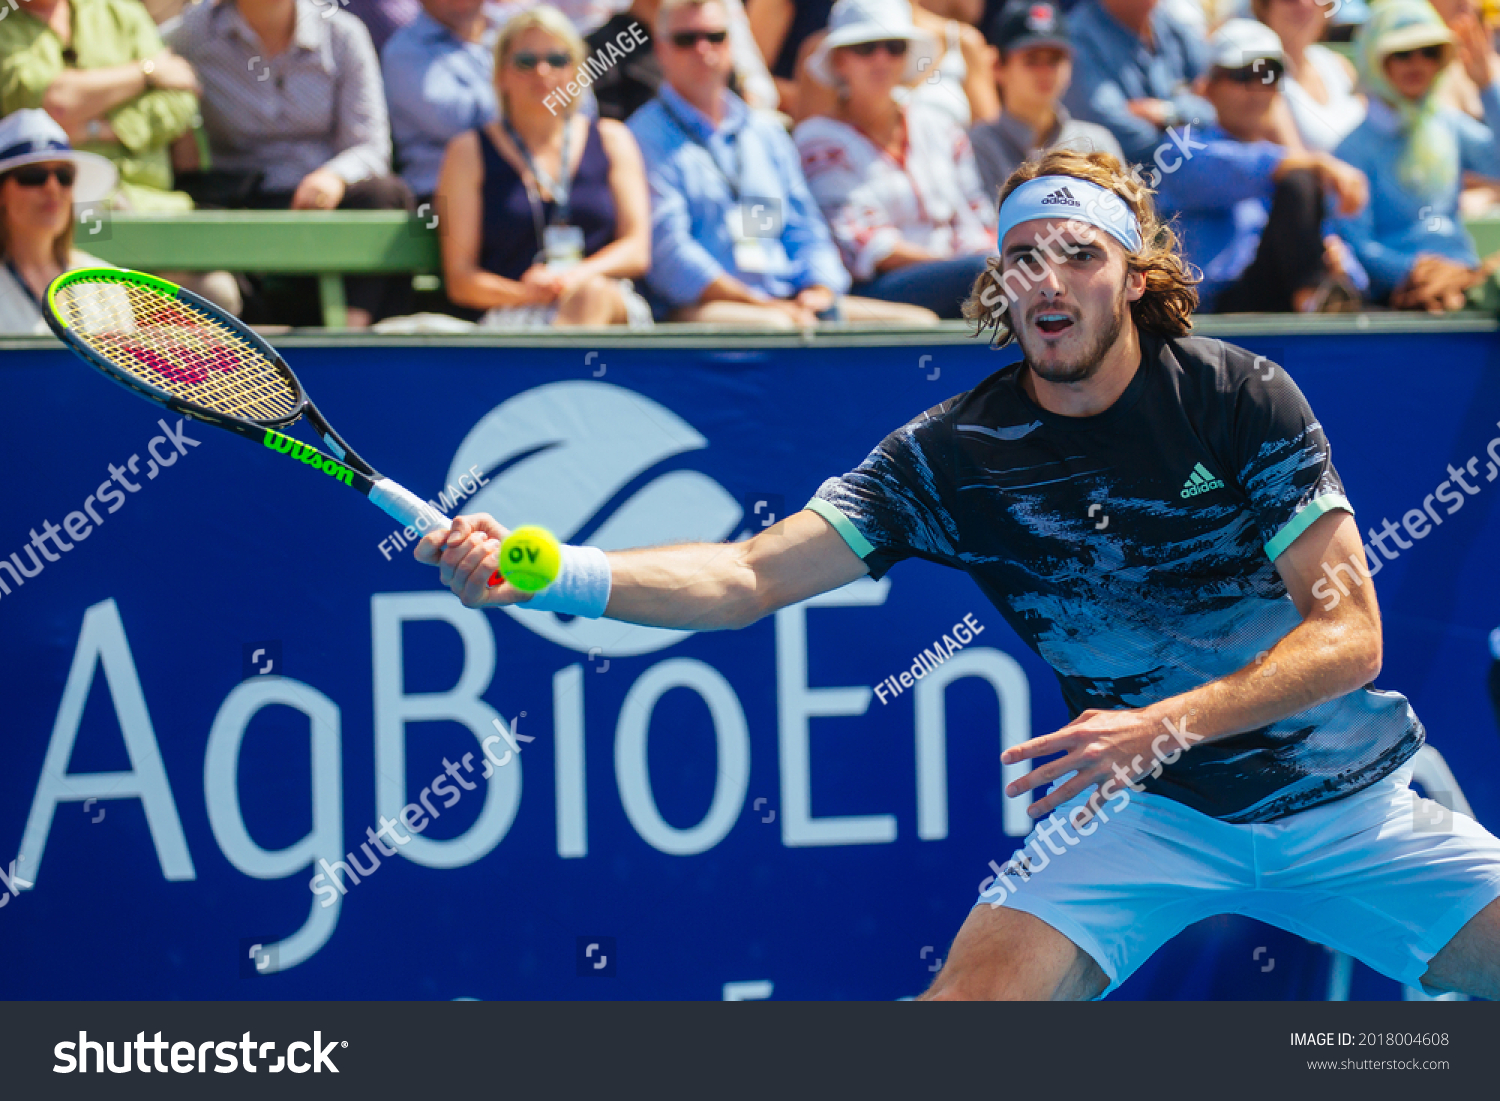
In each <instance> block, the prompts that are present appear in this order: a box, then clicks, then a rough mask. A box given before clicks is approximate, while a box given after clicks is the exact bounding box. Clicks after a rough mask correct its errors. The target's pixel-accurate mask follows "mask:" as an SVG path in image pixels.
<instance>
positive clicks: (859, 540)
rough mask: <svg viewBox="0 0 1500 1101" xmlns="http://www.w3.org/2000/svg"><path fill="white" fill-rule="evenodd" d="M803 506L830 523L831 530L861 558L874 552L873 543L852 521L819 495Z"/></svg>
mask: <svg viewBox="0 0 1500 1101" xmlns="http://www.w3.org/2000/svg"><path fill="white" fill-rule="evenodd" d="M804 507H805V508H806V509H807V510H808V511H809V512H816V513H817V514H818V515H819V516H821V517H823V519H825V520H827V521H828V522H829V523H830V524H832V525H833V530H834V531H836V532H838V533H839V535H840V536H841V537H842V538H843V540H844V542H845V543H848V544H849V549H850V550H852V551H853V552H854V553H855V554H857V555H859V556H860V557H861V558H868V557H869V556H870V555H872V554H874V553H875V545H874V544H873V543H871V542H870V541H869V540H868V539H866V538H865V537H864V536H863V535H862V534H860V530H859V529H858V528H857V527H855V526H854V523H853V521H851V520H850V519H849V517H847V516H845V515H844V514H843V513H842V512H840V511H839V510H838V509H837V508H835V507H834V506H833V505H831V504H829V503H828V502H827V501H825V500H823V499H822V498H821V497H814V498H813V499H812V500H811V501H808V502H807V504H806V505H805V506H804Z"/></svg>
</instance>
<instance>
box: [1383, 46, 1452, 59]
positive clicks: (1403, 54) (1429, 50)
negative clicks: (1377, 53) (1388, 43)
mask: <svg viewBox="0 0 1500 1101" xmlns="http://www.w3.org/2000/svg"><path fill="white" fill-rule="evenodd" d="M1389 56H1390V57H1393V58H1395V59H1396V60H1397V61H1410V60H1411V59H1412V58H1414V57H1417V56H1421V57H1423V58H1426V59H1427V60H1428V61H1441V60H1443V47H1441V46H1421V47H1419V48H1417V49H1415V50H1396V51H1395V52H1393V53H1391V54H1390V55H1389Z"/></svg>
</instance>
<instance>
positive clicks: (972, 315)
mask: <svg viewBox="0 0 1500 1101" xmlns="http://www.w3.org/2000/svg"><path fill="white" fill-rule="evenodd" d="M1038 176H1072V177H1074V178H1075V179H1080V180H1087V181H1089V182H1090V183H1094V184H1098V185H1099V186H1100V187H1102V188H1105V189H1106V190H1109V191H1112V192H1114V193H1115V194H1116V195H1118V196H1120V198H1121V199H1122V200H1123V201H1124V203H1125V205H1126V206H1128V207H1129V209H1130V212H1131V213H1132V214H1134V215H1135V217H1136V220H1137V221H1138V222H1139V223H1140V227H1141V241H1142V242H1144V243H1143V244H1142V246H1141V248H1140V250H1139V251H1138V252H1135V253H1131V254H1129V255H1128V256H1127V258H1126V264H1127V266H1128V267H1129V270H1131V271H1138V272H1142V273H1144V274H1145V276H1146V292H1145V293H1144V294H1143V295H1141V297H1140V298H1139V299H1137V300H1136V301H1134V302H1132V303H1131V304H1130V313H1131V317H1132V318H1133V319H1134V321H1135V323H1136V325H1137V326H1138V327H1139V328H1142V329H1145V330H1147V331H1148V332H1153V333H1157V334H1159V335H1161V336H1184V335H1186V334H1187V333H1189V332H1191V331H1192V328H1193V311H1194V310H1195V309H1197V308H1198V291H1197V290H1196V285H1197V284H1198V283H1200V282H1201V281H1202V280H1201V278H1200V277H1198V276H1195V275H1194V274H1193V273H1192V270H1191V269H1190V268H1189V266H1188V264H1187V262H1186V261H1185V260H1184V259H1183V258H1182V254H1181V251H1180V247H1179V242H1178V240H1177V235H1176V233H1174V232H1173V231H1172V227H1171V226H1170V225H1168V224H1167V223H1166V222H1164V221H1162V219H1161V218H1160V217H1158V216H1157V213H1156V207H1155V205H1154V204H1153V203H1152V201H1151V189H1150V188H1149V187H1147V186H1146V184H1145V183H1144V182H1143V181H1142V180H1141V178H1140V173H1139V172H1138V171H1131V170H1127V169H1126V167H1125V166H1124V165H1122V164H1121V163H1120V162H1119V161H1118V160H1117V159H1115V157H1114V156H1113V155H1112V154H1110V153H1080V152H1076V151H1074V150H1071V149H1060V148H1059V149H1052V150H1050V151H1048V152H1047V153H1046V154H1044V155H1043V156H1042V157H1041V159H1039V160H1035V161H1027V162H1026V163H1025V164H1023V165H1021V167H1019V168H1017V169H1016V170H1015V171H1014V172H1012V173H1011V174H1010V178H1009V179H1008V180H1006V181H1005V183H1004V184H1003V185H1002V186H1001V188H1000V202H1001V203H1004V202H1005V200H1006V198H1007V197H1008V196H1009V195H1010V193H1011V192H1012V191H1014V190H1015V189H1016V188H1018V187H1020V186H1021V185H1022V184H1024V183H1026V182H1027V181H1029V180H1034V179H1036V178H1037V177H1038ZM996 244H997V245H998V244H999V242H996ZM1001 275H1002V269H1001V259H1000V257H999V256H992V257H990V259H989V262H988V263H987V264H986V265H985V269H984V271H983V272H982V273H980V276H979V278H978V279H976V280H975V281H974V289H973V290H972V291H970V293H969V297H968V299H967V300H965V302H964V305H963V315H964V317H966V318H968V319H969V320H970V321H972V322H974V335H975V336H978V335H979V334H980V333H982V332H984V331H985V330H987V329H994V331H995V333H994V337H993V340H992V343H993V345H994V346H995V347H996V348H1003V347H1005V346H1006V345H1007V344H1009V343H1010V342H1011V341H1012V340H1014V339H1015V334H1014V333H1013V332H1012V331H1011V328H1010V324H1009V322H1008V321H1007V316H1008V315H1007V313H1006V303H1007V298H1008V296H1007V293H1006V287H1005V284H1004V282H1002V280H1001V278H1000V277H1001Z"/></svg>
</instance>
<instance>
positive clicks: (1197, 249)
mask: <svg viewBox="0 0 1500 1101" xmlns="http://www.w3.org/2000/svg"><path fill="white" fill-rule="evenodd" d="M1193 140H1194V142H1195V143H1202V145H1203V148H1197V147H1196V146H1195V147H1194V148H1193V149H1192V150H1191V152H1192V155H1191V156H1190V157H1183V158H1182V163H1181V164H1180V165H1179V166H1178V167H1177V168H1176V170H1174V171H1172V172H1164V173H1162V175H1161V183H1160V184H1159V186H1158V188H1157V193H1156V198H1157V203H1158V204H1159V206H1160V208H1161V211H1162V213H1163V214H1168V215H1172V214H1175V215H1177V227H1178V230H1179V232H1180V233H1181V235H1182V246H1183V252H1184V254H1185V255H1186V256H1187V259H1188V261H1189V262H1190V263H1192V264H1193V265H1195V266H1196V267H1199V268H1201V269H1202V271H1203V282H1202V283H1200V284H1199V285H1198V298H1199V304H1200V308H1201V309H1202V310H1203V312H1205V313H1211V312H1212V311H1213V310H1214V307H1215V305H1216V304H1217V300H1218V297H1219V293H1220V292H1221V291H1222V290H1223V289H1224V288H1225V287H1227V286H1228V285H1229V284H1231V283H1233V282H1234V281H1235V280H1237V279H1238V278H1239V277H1240V276H1241V275H1243V274H1244V271H1245V269H1246V268H1248V267H1249V266H1250V263H1251V261H1253V260H1254V259H1255V254H1256V251H1257V250H1258V249H1259V248H1260V238H1261V231H1262V230H1263V229H1264V228H1265V225H1266V222H1267V221H1268V220H1269V218H1270V214H1271V198H1272V194H1273V192H1274V191H1275V189H1276V184H1275V182H1274V181H1273V180H1272V178H1271V174H1272V173H1273V172H1275V171H1276V168H1277V166H1279V165H1280V164H1281V160H1282V158H1283V157H1285V156H1286V147H1285V146H1281V145H1276V144H1275V143H1274V142H1269V141H1239V140H1238V139H1236V138H1234V137H1233V136H1231V135H1230V134H1229V133H1227V132H1226V131H1225V130H1224V129H1222V128H1221V127H1219V126H1218V125H1217V124H1215V125H1213V126H1210V127H1208V128H1207V129H1205V130H1204V131H1203V132H1202V133H1198V132H1197V130H1196V128H1194V134H1193ZM1334 232H1336V230H1335V224H1334V221H1333V219H1331V218H1330V219H1325V220H1324V223H1323V235H1324V236H1325V237H1326V236H1327V235H1328V234H1330V233H1334ZM1346 275H1347V276H1348V278H1349V281H1350V283H1351V284H1353V285H1354V287H1355V288H1356V289H1358V290H1364V289H1365V288H1366V287H1368V286H1369V278H1368V276H1367V275H1366V273H1365V272H1364V270H1363V269H1362V268H1361V267H1360V266H1359V264H1358V263H1357V262H1355V261H1354V260H1352V259H1351V260H1350V262H1349V263H1348V265H1347V271H1346Z"/></svg>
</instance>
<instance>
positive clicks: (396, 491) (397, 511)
mask: <svg viewBox="0 0 1500 1101" xmlns="http://www.w3.org/2000/svg"><path fill="white" fill-rule="evenodd" d="M370 500H371V501H373V502H375V504H377V505H379V506H380V507H381V508H382V509H383V510H384V511H385V512H386V513H387V514H388V515H390V516H392V517H393V518H395V519H396V520H398V521H400V522H401V524H403V525H404V526H406V527H410V528H416V529H417V530H418V531H424V532H425V531H447V530H448V529H449V528H451V527H452V526H453V521H452V520H450V519H448V517H446V516H444V515H443V514H442V513H441V512H439V511H438V510H437V509H435V508H433V507H432V506H431V505H429V504H428V503H427V502H426V501H424V500H422V498H420V497H418V496H417V495H416V494H415V493H413V492H412V491H411V490H409V489H407V488H406V487H405V486H403V485H401V484H400V483H398V482H393V481H391V480H390V479H389V478H382V479H380V481H378V482H376V483H374V484H373V485H372V486H371V487H370ZM419 520H420V521H421V522H420V523H418V521H419ZM500 582H501V577H500V575H499V574H498V573H496V574H494V575H493V576H492V577H491V578H490V587H491V588H493V587H494V586H496V585H499V584H500Z"/></svg>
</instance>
